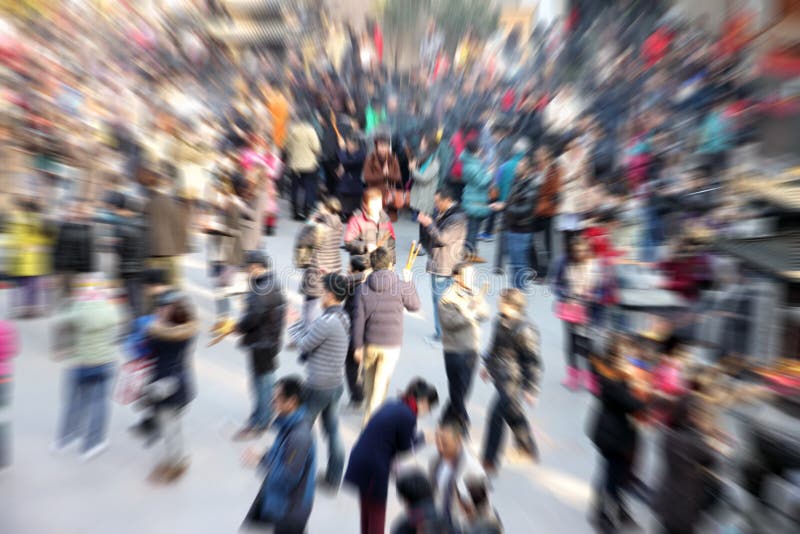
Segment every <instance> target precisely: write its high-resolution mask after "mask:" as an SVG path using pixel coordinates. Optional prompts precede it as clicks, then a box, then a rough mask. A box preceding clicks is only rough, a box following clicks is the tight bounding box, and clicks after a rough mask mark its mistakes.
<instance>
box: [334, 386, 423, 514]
mask: <svg viewBox="0 0 800 534" xmlns="http://www.w3.org/2000/svg"><path fill="white" fill-rule="evenodd" d="M416 431H417V416H416V415H415V414H414V412H413V411H411V408H409V407H408V405H407V404H406V403H405V402H403V401H402V400H394V401H388V402H386V403H385V404H384V405H383V406H381V407H380V408H379V409H378V411H377V412H375V413H374V414H373V415H372V417H371V418H370V420H369V422H368V423H367V426H366V427H364V430H362V431H361V435H360V436H359V437H358V440H357V441H356V443H355V445H353V449H352V451H350V461H349V463H348V464H347V471H346V473H345V475H344V481H345V482H346V483H347V484H349V485H350V486H353V487H355V488H356V489H358V491H359V493H362V494H365V495H367V496H368V497H370V498H372V499H374V500H376V501H380V502H386V498H387V495H388V493H389V474H390V472H391V468H392V463H393V462H394V459H395V457H396V456H397V455H398V454H400V453H403V452H405V451H408V450H410V449H411V447H412V446H413V445H414V443H415V440H416Z"/></svg>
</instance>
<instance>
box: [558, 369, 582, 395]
mask: <svg viewBox="0 0 800 534" xmlns="http://www.w3.org/2000/svg"><path fill="white" fill-rule="evenodd" d="M578 372H579V371H578V369H577V368H575V367H572V366H570V367H567V378H566V379H564V381H563V382H561V385H562V386H564V387H565V388H567V389H568V390H570V391H575V390H577V389H578V387H579V386H580V384H579V379H578Z"/></svg>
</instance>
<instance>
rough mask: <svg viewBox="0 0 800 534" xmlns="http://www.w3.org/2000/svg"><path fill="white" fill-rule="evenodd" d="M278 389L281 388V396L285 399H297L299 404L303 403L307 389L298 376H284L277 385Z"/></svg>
mask: <svg viewBox="0 0 800 534" xmlns="http://www.w3.org/2000/svg"><path fill="white" fill-rule="evenodd" d="M275 387H276V388H281V396H282V397H283V398H284V399H287V400H288V399H296V400H297V403H298V404H299V403H301V402H303V395H304V390H305V387H304V386H303V380H302V379H301V378H300V377H299V376H297V375H289V376H284V377H283V378H281V379H280V380H278V381H277V382H276V383H275Z"/></svg>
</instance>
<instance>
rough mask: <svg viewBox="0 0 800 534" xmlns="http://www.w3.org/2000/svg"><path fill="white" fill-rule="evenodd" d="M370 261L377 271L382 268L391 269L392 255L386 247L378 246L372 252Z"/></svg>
mask: <svg viewBox="0 0 800 534" xmlns="http://www.w3.org/2000/svg"><path fill="white" fill-rule="evenodd" d="M369 263H370V264H371V265H372V269H373V270H375V271H380V270H381V269H391V268H392V256H391V254H389V251H388V250H387V249H386V248H385V247H378V248H376V249H375V250H373V251H372V252H371V253H370V255H369Z"/></svg>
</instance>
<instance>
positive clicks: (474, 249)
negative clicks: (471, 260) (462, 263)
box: [466, 217, 486, 255]
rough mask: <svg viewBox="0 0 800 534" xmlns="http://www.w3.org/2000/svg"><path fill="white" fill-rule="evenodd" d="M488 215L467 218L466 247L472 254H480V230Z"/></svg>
mask: <svg viewBox="0 0 800 534" xmlns="http://www.w3.org/2000/svg"><path fill="white" fill-rule="evenodd" d="M484 219H486V217H469V218H468V219H467V242H466V249H467V251H469V253H470V254H475V255H477V254H478V231H479V230H480V229H481V224H483V221H484Z"/></svg>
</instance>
